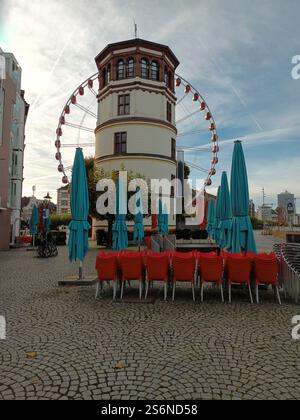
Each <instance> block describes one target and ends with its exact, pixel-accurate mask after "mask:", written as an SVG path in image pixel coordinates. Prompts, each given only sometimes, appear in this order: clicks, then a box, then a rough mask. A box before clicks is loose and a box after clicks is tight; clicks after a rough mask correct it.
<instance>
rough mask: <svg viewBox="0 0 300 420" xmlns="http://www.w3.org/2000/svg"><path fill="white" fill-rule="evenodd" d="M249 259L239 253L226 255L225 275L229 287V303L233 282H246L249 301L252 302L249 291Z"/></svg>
mask: <svg viewBox="0 0 300 420" xmlns="http://www.w3.org/2000/svg"><path fill="white" fill-rule="evenodd" d="M251 270H252V263H251V259H250V258H248V257H245V256H242V255H239V254H233V255H231V256H227V276H228V287H229V303H231V294H232V293H231V292H232V285H233V284H246V285H247V286H248V289H249V295H250V301H251V303H253V297H252V291H251Z"/></svg>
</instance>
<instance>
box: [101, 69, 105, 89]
mask: <svg viewBox="0 0 300 420" xmlns="http://www.w3.org/2000/svg"><path fill="white" fill-rule="evenodd" d="M104 86H106V69H103V70H102V87H104Z"/></svg>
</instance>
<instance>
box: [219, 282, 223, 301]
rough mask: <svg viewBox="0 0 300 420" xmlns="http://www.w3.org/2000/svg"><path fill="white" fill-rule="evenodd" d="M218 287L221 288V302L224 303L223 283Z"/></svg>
mask: <svg viewBox="0 0 300 420" xmlns="http://www.w3.org/2000/svg"><path fill="white" fill-rule="evenodd" d="M220 289H221V298H222V303H224V292H223V285H222V283H221V284H220Z"/></svg>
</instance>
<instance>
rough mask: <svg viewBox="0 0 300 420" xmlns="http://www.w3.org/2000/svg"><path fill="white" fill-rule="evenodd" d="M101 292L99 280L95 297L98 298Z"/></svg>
mask: <svg viewBox="0 0 300 420" xmlns="http://www.w3.org/2000/svg"><path fill="white" fill-rule="evenodd" d="M99 293H100V282H98V283H97V286H96V295H95V299H98V296H99Z"/></svg>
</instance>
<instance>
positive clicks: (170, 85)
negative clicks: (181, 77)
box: [168, 71, 173, 90]
mask: <svg viewBox="0 0 300 420" xmlns="http://www.w3.org/2000/svg"><path fill="white" fill-rule="evenodd" d="M168 79H169V89H171V90H172V89H173V77H172V72H171V71H169V75H168Z"/></svg>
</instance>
